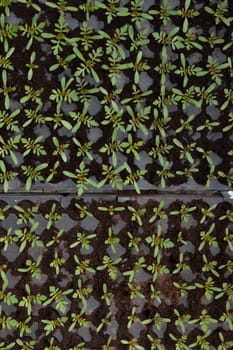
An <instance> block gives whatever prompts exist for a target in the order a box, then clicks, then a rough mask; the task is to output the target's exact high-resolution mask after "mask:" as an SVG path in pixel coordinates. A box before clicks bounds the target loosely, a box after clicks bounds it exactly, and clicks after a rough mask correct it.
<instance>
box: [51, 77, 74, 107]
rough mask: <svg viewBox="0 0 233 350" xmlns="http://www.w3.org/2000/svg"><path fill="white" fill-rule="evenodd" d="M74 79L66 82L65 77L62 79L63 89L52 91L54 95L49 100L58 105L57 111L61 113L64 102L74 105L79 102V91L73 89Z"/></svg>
mask: <svg viewBox="0 0 233 350" xmlns="http://www.w3.org/2000/svg"><path fill="white" fill-rule="evenodd" d="M73 81H74V78H69V80H68V81H66V78H65V77H62V78H61V88H60V89H52V93H51V94H50V96H49V98H50V100H52V101H55V102H56V103H57V110H58V111H60V108H61V105H62V103H63V102H66V103H72V102H77V101H78V95H77V91H76V90H75V89H72V88H71V84H72V83H73Z"/></svg>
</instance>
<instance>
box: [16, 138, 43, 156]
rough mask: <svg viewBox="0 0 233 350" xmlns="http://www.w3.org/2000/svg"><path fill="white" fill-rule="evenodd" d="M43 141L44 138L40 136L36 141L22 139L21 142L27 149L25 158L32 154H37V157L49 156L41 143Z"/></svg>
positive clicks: (24, 154)
mask: <svg viewBox="0 0 233 350" xmlns="http://www.w3.org/2000/svg"><path fill="white" fill-rule="evenodd" d="M42 140H43V136H42V135H41V136H38V137H36V138H35V139H32V138H31V137H28V138H25V137H22V139H21V141H22V143H23V146H24V148H25V151H24V153H23V156H24V157H25V156H27V155H29V154H30V153H32V154H35V155H36V156H38V157H39V156H45V155H46V154H47V152H46V150H45V148H44V145H43V144H41V143H40V142H41V141H42Z"/></svg>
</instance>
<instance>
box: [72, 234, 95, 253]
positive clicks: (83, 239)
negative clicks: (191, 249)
mask: <svg viewBox="0 0 233 350" xmlns="http://www.w3.org/2000/svg"><path fill="white" fill-rule="evenodd" d="M95 237H96V234H95V233H91V234H89V235H87V234H85V233H82V232H78V233H77V236H76V242H74V243H72V244H71V245H70V248H75V247H77V246H81V248H82V249H86V250H88V249H90V247H91V240H92V239H93V238H95Z"/></svg>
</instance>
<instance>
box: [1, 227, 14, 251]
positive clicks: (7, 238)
mask: <svg viewBox="0 0 233 350" xmlns="http://www.w3.org/2000/svg"><path fill="white" fill-rule="evenodd" d="M16 242H18V238H17V237H16V236H15V235H14V234H12V227H10V228H9V229H8V230H7V233H6V234H5V235H4V234H3V233H2V234H1V237H0V243H3V244H4V246H3V251H7V249H8V247H9V245H10V244H12V243H16Z"/></svg>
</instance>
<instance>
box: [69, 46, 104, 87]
mask: <svg viewBox="0 0 233 350" xmlns="http://www.w3.org/2000/svg"><path fill="white" fill-rule="evenodd" d="M73 50H74V53H75V55H76V58H78V59H79V60H80V61H81V62H82V63H81V64H80V65H78V68H77V69H76V71H75V76H76V77H80V76H81V77H83V78H84V77H85V76H86V75H87V74H91V76H92V77H93V79H94V80H95V82H96V83H99V82H100V78H99V76H98V73H97V71H96V70H95V66H96V64H98V63H99V62H101V57H102V56H103V49H102V47H98V48H97V49H96V50H94V49H93V50H92V51H91V52H89V54H88V58H85V57H84V56H83V54H82V53H81V51H80V50H79V49H78V48H77V47H74V48H73Z"/></svg>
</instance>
